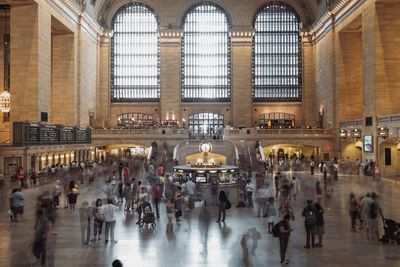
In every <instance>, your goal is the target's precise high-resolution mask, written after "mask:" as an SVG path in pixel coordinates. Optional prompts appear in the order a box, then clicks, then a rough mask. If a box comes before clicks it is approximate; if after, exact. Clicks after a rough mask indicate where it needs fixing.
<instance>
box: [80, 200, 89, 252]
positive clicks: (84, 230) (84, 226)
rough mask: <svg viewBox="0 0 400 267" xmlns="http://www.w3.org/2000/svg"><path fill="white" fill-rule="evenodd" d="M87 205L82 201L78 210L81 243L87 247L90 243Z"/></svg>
mask: <svg viewBox="0 0 400 267" xmlns="http://www.w3.org/2000/svg"><path fill="white" fill-rule="evenodd" d="M88 207H89V203H88V202H87V201H84V202H83V203H82V205H81V207H80V208H79V218H80V224H81V241H82V246H87V245H89V241H90V218H89V209H88Z"/></svg>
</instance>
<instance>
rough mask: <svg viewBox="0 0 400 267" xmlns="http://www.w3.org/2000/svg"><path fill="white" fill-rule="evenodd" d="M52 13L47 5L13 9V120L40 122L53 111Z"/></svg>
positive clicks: (11, 84)
mask: <svg viewBox="0 0 400 267" xmlns="http://www.w3.org/2000/svg"><path fill="white" fill-rule="evenodd" d="M50 14H51V13H50V12H49V10H47V8H46V7H45V5H38V4H32V5H24V6H22V5H21V6H17V5H15V6H12V8H11V12H10V19H11V24H10V25H11V26H10V36H11V40H10V46H11V47H10V53H11V63H10V64H11V66H10V68H11V82H10V92H11V95H12V101H11V121H22V120H30V121H34V122H37V121H39V119H40V112H49V113H50V111H51V110H50V109H51V97H50V93H51V15H50ZM49 115H51V114H49Z"/></svg>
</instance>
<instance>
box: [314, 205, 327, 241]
mask: <svg viewBox="0 0 400 267" xmlns="http://www.w3.org/2000/svg"><path fill="white" fill-rule="evenodd" d="M314 209H315V211H316V217H317V219H316V222H315V234H316V235H317V236H318V243H317V244H315V246H316V247H319V248H322V236H323V235H324V234H325V228H324V225H325V222H324V209H323V208H322V207H321V205H320V204H319V203H318V202H316V203H314Z"/></svg>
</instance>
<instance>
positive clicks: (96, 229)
mask: <svg viewBox="0 0 400 267" xmlns="http://www.w3.org/2000/svg"><path fill="white" fill-rule="evenodd" d="M102 205H103V202H102V201H101V199H100V198H99V199H97V200H96V203H95V206H94V208H93V217H94V221H93V239H92V242H96V240H98V241H100V240H101V232H102V231H101V230H102V228H103V220H104V218H103V217H102V215H101V213H100V211H101V206H102Z"/></svg>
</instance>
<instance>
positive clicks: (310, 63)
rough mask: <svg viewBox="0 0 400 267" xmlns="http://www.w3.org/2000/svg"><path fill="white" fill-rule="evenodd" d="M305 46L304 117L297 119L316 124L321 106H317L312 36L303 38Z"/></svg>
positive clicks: (297, 122)
mask: <svg viewBox="0 0 400 267" xmlns="http://www.w3.org/2000/svg"><path fill="white" fill-rule="evenodd" d="M302 46H303V89H302V91H303V92H302V95H303V105H302V110H303V116H302V117H303V118H302V121H296V124H301V125H311V126H314V125H316V122H317V112H318V111H319V107H316V106H315V103H316V99H315V49H314V45H313V44H312V36H310V35H306V36H303V39H302Z"/></svg>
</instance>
